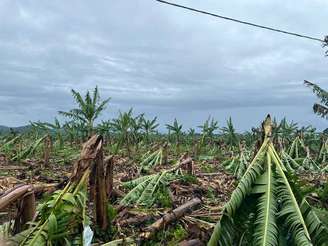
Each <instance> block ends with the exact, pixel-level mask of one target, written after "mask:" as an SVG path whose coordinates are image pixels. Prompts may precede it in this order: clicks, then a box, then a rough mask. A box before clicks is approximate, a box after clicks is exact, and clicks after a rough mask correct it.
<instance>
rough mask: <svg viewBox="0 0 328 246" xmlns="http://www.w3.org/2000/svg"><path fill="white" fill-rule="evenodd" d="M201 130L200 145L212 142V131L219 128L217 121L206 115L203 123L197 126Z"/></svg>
mask: <svg viewBox="0 0 328 246" xmlns="http://www.w3.org/2000/svg"><path fill="white" fill-rule="evenodd" d="M198 128H200V129H201V132H202V138H201V145H202V146H203V145H204V144H207V143H213V139H214V132H215V131H216V130H217V129H219V126H218V122H217V121H216V120H214V118H211V117H208V119H207V120H206V121H205V122H204V124H203V125H201V126H198Z"/></svg>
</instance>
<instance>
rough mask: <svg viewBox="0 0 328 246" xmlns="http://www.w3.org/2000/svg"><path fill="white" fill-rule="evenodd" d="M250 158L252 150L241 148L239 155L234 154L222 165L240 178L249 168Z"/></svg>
mask: <svg viewBox="0 0 328 246" xmlns="http://www.w3.org/2000/svg"><path fill="white" fill-rule="evenodd" d="M249 159H250V152H249V151H247V150H246V149H244V148H241V149H240V152H239V154H238V155H237V156H232V157H231V158H229V159H228V160H226V161H224V162H223V163H222V165H223V166H224V167H225V169H227V170H228V171H229V172H231V173H232V175H233V176H235V177H236V178H237V179H240V178H241V177H242V176H243V175H244V173H245V171H246V169H247V166H248V163H249Z"/></svg>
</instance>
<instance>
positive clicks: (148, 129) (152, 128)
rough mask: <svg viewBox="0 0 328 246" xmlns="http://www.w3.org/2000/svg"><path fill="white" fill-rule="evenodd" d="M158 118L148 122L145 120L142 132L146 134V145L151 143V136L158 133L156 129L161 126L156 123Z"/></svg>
mask: <svg viewBox="0 0 328 246" xmlns="http://www.w3.org/2000/svg"><path fill="white" fill-rule="evenodd" d="M156 121H157V117H155V118H153V119H152V120H148V119H145V118H143V121H142V130H143V131H144V134H145V140H146V143H149V141H150V136H151V134H154V133H156V128H157V127H158V126H159V124H158V123H156Z"/></svg>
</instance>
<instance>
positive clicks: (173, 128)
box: [165, 119, 183, 146]
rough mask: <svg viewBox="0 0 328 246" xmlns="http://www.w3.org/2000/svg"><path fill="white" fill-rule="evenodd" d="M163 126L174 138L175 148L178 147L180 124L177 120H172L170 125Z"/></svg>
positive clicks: (180, 135) (180, 131) (180, 133)
mask: <svg viewBox="0 0 328 246" xmlns="http://www.w3.org/2000/svg"><path fill="white" fill-rule="evenodd" d="M165 126H166V128H167V129H168V131H169V135H171V134H172V135H173V136H174V138H175V144H176V146H179V144H180V142H181V137H182V135H183V132H182V124H179V123H178V121H177V119H174V121H173V124H172V125H170V124H166V125H165Z"/></svg>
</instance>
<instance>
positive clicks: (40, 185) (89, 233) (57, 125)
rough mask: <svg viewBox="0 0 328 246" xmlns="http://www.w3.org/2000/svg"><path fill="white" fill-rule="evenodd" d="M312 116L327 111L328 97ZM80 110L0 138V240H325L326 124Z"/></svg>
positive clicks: (80, 100)
mask: <svg viewBox="0 0 328 246" xmlns="http://www.w3.org/2000/svg"><path fill="white" fill-rule="evenodd" d="M305 85H306V86H308V87H310V88H311V89H312V90H313V92H314V93H315V94H316V95H317V96H318V98H319V100H320V103H317V104H315V105H314V107H313V109H314V111H315V113H317V114H319V115H320V116H322V117H327V112H328V111H327V108H328V96H327V95H328V94H327V92H326V91H324V90H323V89H321V88H320V87H318V86H317V85H315V84H313V83H311V82H308V81H306V82H305ZM72 96H73V99H74V101H75V106H76V107H75V108H73V109H71V110H69V111H59V112H58V116H56V118H55V119H54V121H53V122H40V121H38V122H30V125H29V126H27V127H26V128H25V129H24V130H22V131H15V129H11V130H10V131H8V132H4V133H2V134H1V136H0V174H1V175H0V245H31V246H32V245H40V246H42V245H85V246H89V245H103V246H116V245H172V246H173V245H181V246H192V245H209V246H215V245H220V246H234V245H236V246H237V245H238V246H242V245H262V246H266V245H269V246H270V245H271V246H275V245H277V246H278V245H281V246H283V245H286V246H287V245H301V246H303V245H304V246H306V245H318V246H325V245H328V183H327V180H328V130H325V131H323V132H319V131H318V130H316V129H315V128H313V127H311V126H299V125H298V124H297V123H295V122H292V121H289V120H288V118H284V119H279V120H277V119H275V117H274V116H273V115H271V116H270V115H267V116H266V117H265V116H263V118H264V119H263V122H259V123H258V126H254V127H253V128H252V129H250V130H249V131H246V132H243V133H239V132H237V131H236V130H235V127H234V123H233V119H231V118H229V119H227V120H224V121H221V120H220V124H219V121H217V120H216V119H215V118H213V117H209V118H208V119H206V120H205V121H204V123H203V124H202V125H200V126H198V127H196V128H195V129H185V128H184V126H183V123H180V122H179V121H178V120H177V119H173V120H172V122H170V123H168V124H166V125H164V126H160V125H159V123H158V119H157V118H156V117H155V118H149V117H148V116H147V114H135V112H134V111H133V109H130V110H129V111H127V112H119V114H118V116H117V117H116V118H114V119H110V120H102V121H101V120H100V117H101V119H103V117H102V116H103V113H104V112H105V111H106V110H108V109H109V108H110V103H111V100H110V99H109V98H108V99H104V100H103V99H101V98H100V95H99V91H98V88H97V87H96V88H95V89H94V90H92V91H90V92H87V93H86V94H85V95H83V94H81V93H79V92H78V91H75V90H72Z"/></svg>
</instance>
